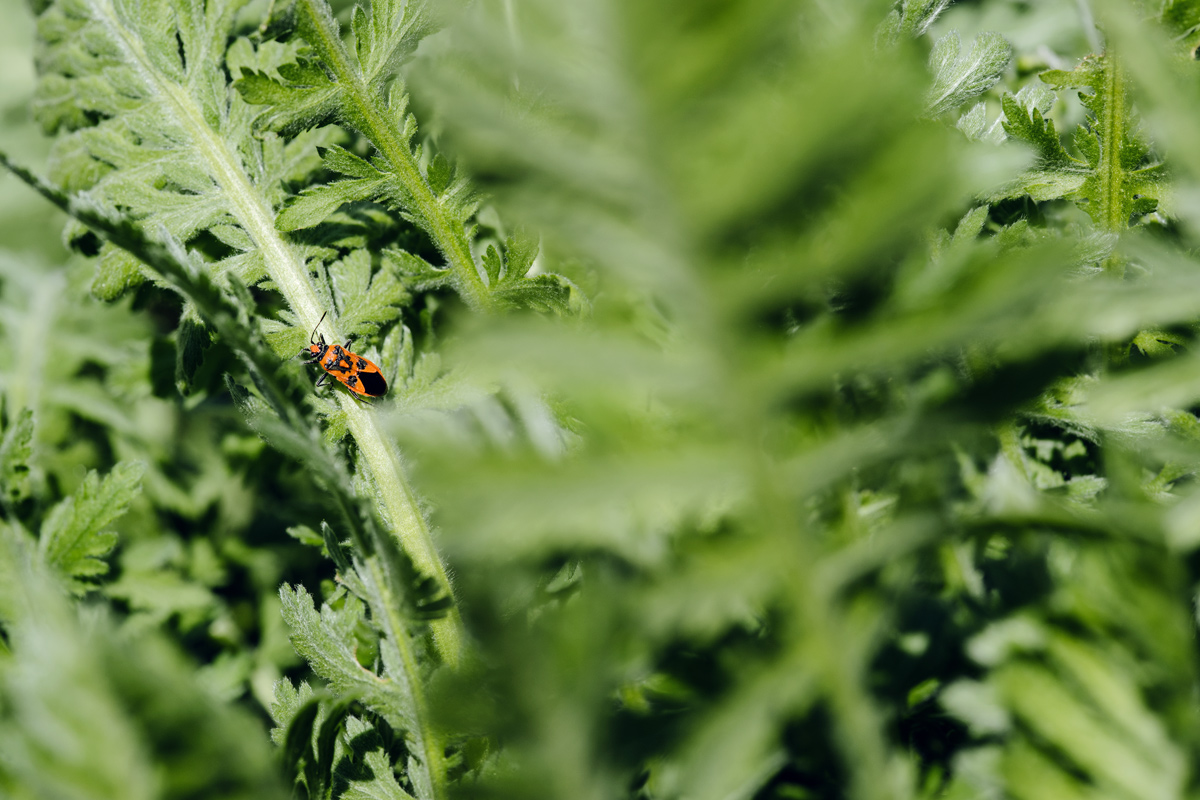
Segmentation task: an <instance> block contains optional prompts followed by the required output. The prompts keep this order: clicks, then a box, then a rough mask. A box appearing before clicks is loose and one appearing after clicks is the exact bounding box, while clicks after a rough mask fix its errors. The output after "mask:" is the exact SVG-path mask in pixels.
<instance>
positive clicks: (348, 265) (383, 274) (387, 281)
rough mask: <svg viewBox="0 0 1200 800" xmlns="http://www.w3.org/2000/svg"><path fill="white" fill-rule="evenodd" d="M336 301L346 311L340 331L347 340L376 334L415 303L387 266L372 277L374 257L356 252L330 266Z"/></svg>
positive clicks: (341, 319) (342, 316)
mask: <svg viewBox="0 0 1200 800" xmlns="http://www.w3.org/2000/svg"><path fill="white" fill-rule="evenodd" d="M329 278H330V283H331V284H332V286H333V292H334V299H335V300H336V302H337V305H338V307H339V308H341V309H342V312H341V315H340V316H339V317H338V327H339V330H341V331H342V332H343V333H345V335H346V336H347V337H350V338H354V337H360V336H366V335H371V334H373V333H375V332H376V331H377V330H378V329H379V326H380V325H383V324H384V323H387V322H390V321H391V320H394V319H396V318H397V317H399V316H400V310H401V308H402V307H404V306H406V305H408V304H409V303H410V302H411V301H412V296H411V295H410V294H409V293H408V291H406V289H405V286H404V283H403V282H402V281H401V280H400V277H399V276H398V275H397V274H396V273H395V271H394V270H392V269H388V268H387V266H386V265H385V266H384V267H383V268H382V269H379V270H377V271H375V272H374V274H372V264H371V256H370V254H369V253H368V252H367V251H365V250H356V251H354V252H352V253H351V254H350V255H348V256H346V257H345V258H344V259H341V260H339V261H335V262H333V263H331V264H330V265H329Z"/></svg>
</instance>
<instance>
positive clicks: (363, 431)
mask: <svg viewBox="0 0 1200 800" xmlns="http://www.w3.org/2000/svg"><path fill="white" fill-rule="evenodd" d="M93 7H94V8H95V9H97V11H98V12H99V16H100V17H101V19H102V21H103V22H104V24H105V25H106V27H107V28H108V30H109V32H110V33H111V34H112V35H113V36H114V38H115V39H116V40H117V41H118V42H120V43H121V46H122V48H123V49H124V50H125V54H126V56H127V58H128V60H129V61H130V62H132V63H135V64H136V65H137V66H138V68H139V71H140V72H141V74H142V75H143V77H144V78H145V79H146V80H147V81H149V82H150V83H152V84H153V86H154V88H155V90H156V91H157V93H158V95H159V97H160V98H161V99H162V100H163V102H164V103H165V104H166V105H167V106H168V108H169V109H170V110H171V112H172V113H173V114H174V116H175V118H176V119H177V121H178V122H179V123H180V124H181V126H182V127H183V128H184V129H185V130H187V131H188V133H189V134H190V135H191V136H192V142H193V144H194V145H195V147H196V149H197V150H198V151H199V152H200V154H201V156H202V158H203V159H204V161H205V164H206V166H207V167H208V171H209V174H210V175H211V176H212V178H213V180H214V181H216V183H217V185H218V186H220V188H221V190H222V192H223V193H224V195H225V196H226V197H227V198H228V200H229V203H230V205H231V207H232V211H233V214H234V216H235V217H236V218H237V220H238V222H239V224H241V225H242V227H243V228H244V229H245V230H246V233H247V234H249V236H250V238H251V239H252V240H253V241H254V244H255V246H256V247H258V248H259V250H260V251H261V252H262V255H263V261H264V263H265V265H266V268H267V272H268V274H269V275H270V277H271V280H272V281H274V282H275V284H276V286H278V287H279V290H280V292H281V293H282V294H283V296H284V299H285V300H286V301H287V303H288V305H289V306H290V307H291V309H292V311H293V312H294V313H295V314H296V316H297V318H298V319H299V321H300V323H301V324H302V325H303V326H304V327H305V328H313V327H316V325H317V323H318V321H319V320H320V318H321V316H322V315H323V314H324V313H325V311H326V309H324V308H322V304H321V302H320V299H319V298H318V297H317V293H316V291H315V290H314V288H313V286H312V283H311V282H310V280H309V276H308V270H307V268H306V267H305V265H304V263H303V260H302V259H301V257H300V256H299V255H298V254H297V253H296V251H295V249H294V248H293V247H292V246H291V245H290V244H289V243H288V242H286V241H284V239H283V237H282V236H281V235H280V234H279V232H278V231H277V230H276V229H275V214H274V211H273V209H272V208H271V206H270V204H269V203H268V202H267V201H266V199H265V198H264V197H263V196H262V194H261V193H260V192H258V191H257V190H256V189H255V188H254V186H253V184H252V183H251V182H250V179H249V177H248V176H247V175H246V172H245V170H244V169H243V168H242V165H241V161H240V159H239V158H238V157H237V155H236V154H235V153H234V152H233V151H232V150H231V149H230V147H229V145H228V144H227V143H226V141H225V140H224V139H223V138H222V137H221V136H220V135H219V134H218V132H217V131H215V130H213V128H212V127H211V126H210V125H209V124H208V122H207V120H206V118H205V115H204V112H203V109H201V108H200V107H199V106H198V105H197V104H196V102H195V101H194V100H193V99H192V97H191V96H190V95H189V94H188V93H187V92H186V91H185V90H184V88H183V87H182V86H180V85H179V84H177V83H175V82H174V81H172V80H169V79H167V78H166V77H165V76H163V75H161V73H159V72H158V71H156V70H155V68H154V64H153V62H152V61H151V60H150V59H149V58H148V57H147V54H146V52H145V50H144V49H143V48H142V46H141V42H140V41H139V39H138V38H137V36H136V35H134V34H133V33H132V32H131V31H129V30H128V29H127V28H125V26H124V25H123V24H122V23H121V21H120V19H119V17H118V15H117V14H116V12H115V9H114V8H113V6H112V4H111V2H107V0H93ZM426 188H427V187H426ZM427 190H428V189H427ZM468 252H469V251H468ZM329 328H330V333H331V335H332V336H333V338H334V339H335V340H337V339H340V338H341V336H340V333H339V332H338V331H337V329H336V322H333V321H331V322H330V323H329ZM342 408H343V410H344V411H345V412H346V417H347V426H348V428H349V429H350V432H351V435H352V436H354V440H355V442H356V443H357V444H358V447H359V451H360V452H361V453H362V454H363V456H364V459H365V461H366V464H367V469H368V471H369V472H370V474H371V476H372V478H373V479H374V482H375V485H376V487H377V490H378V491H379V493H380V499H381V505H382V506H383V508H384V509H385V510H386V512H387V515H388V517H389V519H388V520H387V522H388V523H389V524H390V526H391V527H390V530H391V531H392V532H393V533H394V534H395V535H396V536H397V537H398V539H399V541H400V546H401V547H402V548H403V549H404V551H405V552H406V553H407V554H408V556H409V557H410V558H411V559H412V560H413V562H414V563H415V564H416V565H417V566H418V568H420V569H423V570H425V571H427V572H429V573H430V574H431V575H433V576H434V577H435V578H436V579H437V580H438V581H439V582H440V583H441V585H442V588H443V589H444V590H445V591H446V592H447V593H448V594H451V595H452V591H451V588H450V583H449V579H448V577H447V575H446V572H445V569H444V568H443V567H442V565H441V561H440V559H439V558H438V555H437V551H436V549H435V548H434V545H433V538H432V536H431V535H430V531H429V527H428V525H426V524H425V522H424V518H423V517H422V515H421V511H420V509H419V508H418V506H417V503H416V499H415V496H414V494H413V492H412V490H411V488H410V487H409V485H408V481H407V478H406V477H405V476H404V474H403V471H402V469H401V465H400V463H399V459H398V458H395V457H394V456H393V454H392V453H390V451H389V448H388V446H387V445H386V444H385V442H386V438H385V437H384V436H383V434H382V432H381V431H380V430H379V429H378V427H377V426H376V424H375V420H374V417H373V416H372V415H371V411H370V410H369V409H367V408H364V407H361V406H359V405H358V404H357V403H355V402H354V401H353V400H351V399H349V398H346V397H343V398H342ZM460 624H461V623H460V620H459V618H458V616H457V614H452V615H450V616H447V617H444V618H442V619H439V620H436V621H434V623H433V624H432V627H433V630H434V637H435V642H436V644H437V648H438V652H439V654H440V655H441V657H442V658H443V660H444V661H445V662H446V663H448V664H451V665H455V664H457V663H458V657H459V644H460V642H461V639H462V637H461V634H460V631H459V626H460Z"/></svg>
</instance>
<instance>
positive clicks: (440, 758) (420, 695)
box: [351, 401, 446, 800]
mask: <svg viewBox="0 0 1200 800" xmlns="http://www.w3.org/2000/svg"><path fill="white" fill-rule="evenodd" d="M351 402H353V401H351ZM361 566H365V568H366V570H367V571H368V572H369V574H370V577H371V580H372V581H373V582H374V583H375V590H376V593H377V594H378V596H379V597H380V598H381V599H382V600H383V613H382V614H378V615H377V617H378V618H377V619H376V623H377V624H378V625H380V626H382V627H384V628H386V629H387V635H388V638H389V639H390V640H391V641H392V642H393V643H394V644H395V645H396V649H397V651H398V652H399V653H400V660H401V661H402V662H403V664H404V673H405V675H406V677H407V679H408V682H409V686H408V696H409V697H410V698H412V702H413V712H414V716H415V717H416V723H417V730H415V731H411V732H410V735H415V736H416V737H417V739H418V742H419V748H420V754H421V760H422V762H423V763H424V765H425V769H426V771H427V774H428V775H429V785H430V786H431V787H433V797H434V798H435V800H441V798H444V797H445V796H446V758H445V751H444V749H443V746H442V742H441V737H440V736H439V735H438V733H437V731H436V730H435V729H434V727H433V724H432V721H431V720H432V717H431V715H430V713H429V703H428V701H427V700H426V698H425V689H424V685H423V683H422V681H421V678H420V676H421V669H420V665H419V664H418V663H417V655H416V653H414V652H413V647H412V640H411V638H410V636H409V633H408V626H407V625H405V620H404V618H403V617H402V616H401V615H400V613H399V609H400V607H401V601H400V600H399V598H395V597H392V596H391V586H392V584H391V583H390V582H389V581H388V580H387V577H386V576H385V575H384V574H383V569H382V567H381V564H380V562H379V560H378V559H375V558H372V559H369V560H368V561H367V562H366V564H365V565H363V564H361V563H360V567H361Z"/></svg>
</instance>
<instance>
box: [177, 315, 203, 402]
mask: <svg viewBox="0 0 1200 800" xmlns="http://www.w3.org/2000/svg"><path fill="white" fill-rule="evenodd" d="M211 344H212V334H211V332H210V331H209V330H208V328H207V327H206V326H205V325H204V323H203V322H201V321H200V320H198V319H197V318H196V316H195V312H194V311H191V313H185V314H184V316H183V317H182V318H181V319H180V321H179V329H178V330H176V332H175V385H176V387H178V389H179V392H180V394H183V395H186V394H188V390H189V388H190V387H191V384H192V378H193V377H194V376H195V374H196V370H197V369H199V368H200V364H201V363H203V360H204V351H205V350H206V349H208V347H209V346H210V345H211Z"/></svg>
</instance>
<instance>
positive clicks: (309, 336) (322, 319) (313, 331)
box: [308, 309, 329, 344]
mask: <svg viewBox="0 0 1200 800" xmlns="http://www.w3.org/2000/svg"><path fill="white" fill-rule="evenodd" d="M328 313H329V310H328V309H326V310H325V314H328ZM325 314H322V315H321V318H320V319H319V320H317V324H316V325H314V326H313V329H312V333H310V334H309V335H308V343H309V344H316V342H315V341H313V337H315V336H316V335H317V328H319V327H321V323H322V322H324V321H325ZM321 338H322V339H324V338H325V337H324V336H322V337H321Z"/></svg>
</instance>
